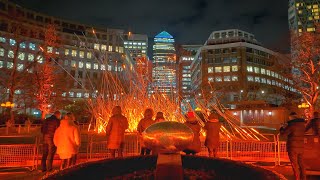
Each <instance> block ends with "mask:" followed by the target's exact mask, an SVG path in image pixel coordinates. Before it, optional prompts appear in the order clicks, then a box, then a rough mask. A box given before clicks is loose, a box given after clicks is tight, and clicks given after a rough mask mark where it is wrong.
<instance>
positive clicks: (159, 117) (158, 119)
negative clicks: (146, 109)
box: [154, 112, 166, 123]
mask: <svg viewBox="0 0 320 180" xmlns="http://www.w3.org/2000/svg"><path fill="white" fill-rule="evenodd" d="M154 121H155V123H158V122H164V121H166V120H165V119H164V117H163V112H157V114H156V119H155V120H154Z"/></svg>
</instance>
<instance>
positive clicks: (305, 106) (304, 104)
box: [298, 103, 309, 109]
mask: <svg viewBox="0 0 320 180" xmlns="http://www.w3.org/2000/svg"><path fill="white" fill-rule="evenodd" d="M308 107H309V104H307V103H301V104H299V105H298V108H299V109H301V108H308Z"/></svg>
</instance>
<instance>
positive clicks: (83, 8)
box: [11, 0, 290, 53]
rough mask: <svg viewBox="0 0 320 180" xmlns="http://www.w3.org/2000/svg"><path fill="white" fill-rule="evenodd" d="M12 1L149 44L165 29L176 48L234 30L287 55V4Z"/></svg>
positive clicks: (268, 2) (272, 2)
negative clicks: (146, 39)
mask: <svg viewBox="0 0 320 180" xmlns="http://www.w3.org/2000/svg"><path fill="white" fill-rule="evenodd" d="M11 1H12V2H15V3H17V4H19V5H21V6H22V7H25V8H29V9H32V10H36V11H39V12H41V13H45V14H48V15H52V16H56V17H61V18H64V19H68V20H71V21H76V22H79V23H85V24H88V25H92V26H101V27H108V28H120V29H124V30H126V31H131V32H133V33H139V34H147V35H148V37H149V42H152V38H153V37H154V36H155V35H156V34H157V33H158V32H159V31H163V30H165V31H168V32H170V33H171V34H172V36H173V37H174V38H175V39H176V42H177V43H178V44H204V42H205V40H206V39H207V38H208V35H209V34H210V33H211V32H212V31H216V30H224V29H233V28H236V29H242V30H245V31H248V32H250V33H253V34H255V36H256V37H257V39H260V41H261V42H262V44H263V45H264V46H265V47H267V48H270V49H273V50H275V51H280V52H283V53H288V52H289V44H290V43H289V27H288V13H287V9H288V1H275V0H272V1H262V2H261V1H259V2H256V1H253V0H246V2H238V1H234V0H229V1H215V2H209V1H206V0H201V1H188V3H186V2H182V1H181V2H180V1H175V2H169V1H168V2H167V1H152V2H149V1H143V0H140V1H138V2H134V3H132V2H130V1H125V2H121V3H119V2H116V1H106V2H96V3H92V2H85V1H83V2H82V1H68V2H65V1H60V0H57V1H47V2H46V3H40V2H41V1H39V0H30V1H21V0H11ZM164 5H166V6H165V7H162V6H164ZM167 5H169V6H167ZM275 5H276V6H275ZM57 8H59V9H60V10H59V11H56V9H57ZM83 12H85V13H83ZM152 43H153V42H152Z"/></svg>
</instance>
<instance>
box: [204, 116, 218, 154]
mask: <svg viewBox="0 0 320 180" xmlns="http://www.w3.org/2000/svg"><path fill="white" fill-rule="evenodd" d="M220 127H221V124H220V122H219V115H218V113H216V112H212V113H211V114H210V115H209V117H208V121H207V122H206V123H205V126H204V129H205V131H206V140H205V142H204V145H205V146H206V147H207V148H208V152H209V157H217V151H218V148H219V145H220V141H219V139H220V137H219V132H220Z"/></svg>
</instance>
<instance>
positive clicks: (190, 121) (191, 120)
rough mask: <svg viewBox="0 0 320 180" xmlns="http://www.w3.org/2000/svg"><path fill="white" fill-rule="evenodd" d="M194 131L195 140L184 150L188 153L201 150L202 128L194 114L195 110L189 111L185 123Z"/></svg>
mask: <svg viewBox="0 0 320 180" xmlns="http://www.w3.org/2000/svg"><path fill="white" fill-rule="evenodd" d="M184 124H185V125H186V126H188V127H189V128H190V129H192V131H193V141H192V143H190V145H189V146H188V147H187V148H186V149H185V150H183V152H185V153H186V154H187V155H190V154H192V155H195V154H196V153H198V152H200V151H201V142H200V130H201V126H200V125H199V123H198V120H197V118H196V116H195V114H194V112H188V113H187V121H186V122H185V123H184Z"/></svg>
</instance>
